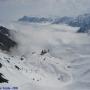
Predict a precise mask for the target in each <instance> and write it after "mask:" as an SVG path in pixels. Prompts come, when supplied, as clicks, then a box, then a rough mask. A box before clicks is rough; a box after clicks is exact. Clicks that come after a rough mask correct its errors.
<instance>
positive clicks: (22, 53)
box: [0, 23, 90, 90]
mask: <svg viewBox="0 0 90 90" xmlns="http://www.w3.org/2000/svg"><path fill="white" fill-rule="evenodd" d="M7 27H8V28H10V29H12V30H13V31H14V33H13V35H14V37H15V40H16V41H17V42H18V47H17V48H15V49H14V50H12V53H6V52H2V51H0V63H1V64H2V67H1V68H0V73H2V74H3V75H4V76H3V77H4V78H5V79H7V80H8V83H1V84H0V86H1V87H11V88H13V87H18V89H16V90H90V36H89V35H88V34H80V33H76V31H77V29H78V28H73V27H69V26H67V25H49V24H46V25H44V24H41V25H40V24H25V23H13V24H10V25H8V26H7ZM12 90H13V89H12Z"/></svg>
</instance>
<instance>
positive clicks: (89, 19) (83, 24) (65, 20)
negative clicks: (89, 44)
mask: <svg viewBox="0 0 90 90" xmlns="http://www.w3.org/2000/svg"><path fill="white" fill-rule="evenodd" d="M18 21H23V22H30V23H47V22H48V23H51V24H68V25H70V26H73V27H80V29H79V30H78V32H79V33H80V32H83V33H84V32H89V30H90V14H84V15H79V16H77V17H67V16H65V17H55V18H45V17H28V16H24V17H22V18H21V19H19V20H18Z"/></svg>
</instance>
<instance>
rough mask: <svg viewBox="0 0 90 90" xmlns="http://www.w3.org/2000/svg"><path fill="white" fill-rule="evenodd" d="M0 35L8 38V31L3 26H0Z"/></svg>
mask: <svg viewBox="0 0 90 90" xmlns="http://www.w3.org/2000/svg"><path fill="white" fill-rule="evenodd" d="M0 33H1V34H3V35H6V36H10V32H9V30H8V29H7V28H5V27H3V26H0Z"/></svg>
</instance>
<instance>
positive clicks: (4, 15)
mask: <svg viewBox="0 0 90 90" xmlns="http://www.w3.org/2000/svg"><path fill="white" fill-rule="evenodd" d="M89 3H90V0H37V1H36V0H0V11H1V12H0V20H5V21H7V20H17V19H18V18H20V17H22V16H24V15H26V16H52V17H53V16H60V17H62V16H77V15H80V14H83V13H89V9H90V5H89Z"/></svg>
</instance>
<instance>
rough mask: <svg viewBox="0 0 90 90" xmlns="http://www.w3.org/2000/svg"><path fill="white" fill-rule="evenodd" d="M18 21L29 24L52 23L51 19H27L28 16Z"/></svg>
mask: <svg viewBox="0 0 90 90" xmlns="http://www.w3.org/2000/svg"><path fill="white" fill-rule="evenodd" d="M18 21H23V22H30V23H47V22H52V21H53V19H51V18H46V17H28V16H23V17H22V18H20V19H19V20H18Z"/></svg>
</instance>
